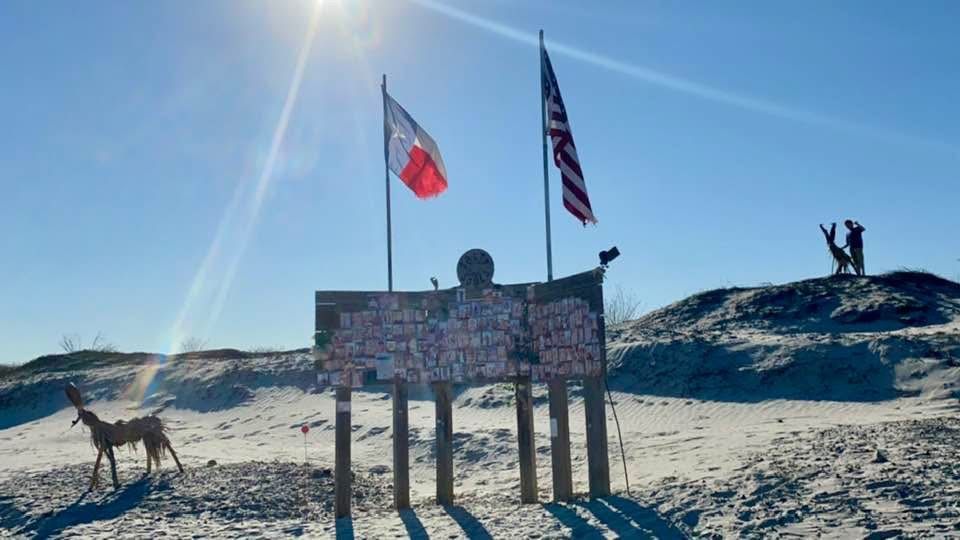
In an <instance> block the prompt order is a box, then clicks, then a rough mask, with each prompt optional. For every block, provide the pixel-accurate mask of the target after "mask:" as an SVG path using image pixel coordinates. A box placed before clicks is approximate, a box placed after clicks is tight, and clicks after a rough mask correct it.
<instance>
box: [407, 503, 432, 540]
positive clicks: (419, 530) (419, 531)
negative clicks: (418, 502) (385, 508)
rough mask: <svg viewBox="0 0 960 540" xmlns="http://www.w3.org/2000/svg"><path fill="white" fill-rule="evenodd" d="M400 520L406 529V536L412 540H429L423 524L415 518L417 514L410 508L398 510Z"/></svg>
mask: <svg viewBox="0 0 960 540" xmlns="http://www.w3.org/2000/svg"><path fill="white" fill-rule="evenodd" d="M400 520H401V521H403V526H404V527H406V529H407V536H409V537H410V538H411V539H412V540H429V538H430V535H429V534H427V529H426V528H425V527H424V526H423V522H421V521H420V518H418V517H417V513H416V512H415V511H413V510H412V509H410V508H405V509H403V510H400Z"/></svg>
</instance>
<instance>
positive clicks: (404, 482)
mask: <svg viewBox="0 0 960 540" xmlns="http://www.w3.org/2000/svg"><path fill="white" fill-rule="evenodd" d="M407 412H408V411H407V383H406V382H404V381H402V380H400V379H394V381H393V506H394V507H395V508H396V509H397V510H402V509H404V508H410V429H409V425H410V424H409V420H408V416H407Z"/></svg>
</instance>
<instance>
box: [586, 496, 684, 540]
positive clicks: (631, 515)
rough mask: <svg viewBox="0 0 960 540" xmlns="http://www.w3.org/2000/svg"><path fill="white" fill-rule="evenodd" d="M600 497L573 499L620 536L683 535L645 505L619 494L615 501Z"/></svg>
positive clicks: (661, 537)
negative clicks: (587, 499) (579, 500)
mask: <svg viewBox="0 0 960 540" xmlns="http://www.w3.org/2000/svg"><path fill="white" fill-rule="evenodd" d="M613 498H614V497H604V498H600V499H592V500H589V501H581V502H576V503H574V504H576V505H577V506H580V507H581V508H585V509H587V510H588V511H589V512H590V513H591V514H593V515H594V516H596V518H597V519H598V520H599V521H600V522H601V523H603V524H604V525H606V526H607V528H608V529H610V530H611V531H613V532H614V533H616V534H617V536H620V537H621V538H660V539H663V538H686V536H685V535H684V534H683V532H681V531H680V529H678V528H677V527H676V526H674V525H673V524H671V523H670V522H669V521H666V520H664V519H663V518H662V517H660V516H659V515H658V514H657V513H656V512H654V511H653V510H650V509H649V508H643V507H642V506H640V505H639V504H637V503H635V502H633V501H628V500H627V499H624V498H622V497H616V498H617V499H619V501H617V503H616V504H614V503H613V502H611V500H610V499H613Z"/></svg>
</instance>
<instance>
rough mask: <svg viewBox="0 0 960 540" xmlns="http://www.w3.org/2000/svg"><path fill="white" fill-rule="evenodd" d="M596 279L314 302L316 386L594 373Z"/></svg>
mask: <svg viewBox="0 0 960 540" xmlns="http://www.w3.org/2000/svg"><path fill="white" fill-rule="evenodd" d="M602 305H603V299H602V273H601V272H599V271H590V272H584V273H582V274H577V275H575V276H570V277H568V278H564V279H559V280H554V281H551V282H549V283H532V284H519V285H493V286H491V287H488V288H483V289H476V290H470V289H467V288H454V289H444V290H436V291H425V292H393V293H387V292H341V291H318V292H317V293H316V334H315V344H314V349H313V351H314V356H315V358H316V362H317V381H318V383H319V384H320V385H330V386H352V387H361V386H364V385H372V384H384V383H387V382H391V381H393V380H401V381H405V382H408V383H413V384H426V383H432V382H442V381H449V382H454V383H485V382H496V381H509V380H512V379H513V378H515V377H517V376H527V375H529V376H530V377H531V379H532V380H534V381H546V380H550V379H554V378H564V379H576V378H583V377H587V376H596V375H599V374H601V373H602V370H603V366H604V362H605V355H604V350H603V347H604V336H603V320H602V317H603V308H602Z"/></svg>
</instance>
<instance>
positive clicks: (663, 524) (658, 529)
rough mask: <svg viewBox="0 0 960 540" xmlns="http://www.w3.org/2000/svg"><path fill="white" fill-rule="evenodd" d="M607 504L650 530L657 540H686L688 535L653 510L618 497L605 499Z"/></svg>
mask: <svg viewBox="0 0 960 540" xmlns="http://www.w3.org/2000/svg"><path fill="white" fill-rule="evenodd" d="M603 501H604V502H605V503H607V504H608V505H609V506H612V507H613V508H615V509H616V510H618V511H619V512H620V513H621V514H623V515H625V516H627V517H629V518H630V519H631V520H633V521H634V522H635V523H637V525H639V526H640V527H642V528H645V529H648V530H649V531H650V532H651V534H653V535H654V536H656V537H657V538H685V537H686V535H685V534H684V532H683V531H682V530H680V529H679V528H678V527H677V526H676V525H674V524H673V523H671V522H669V521H667V520H665V519H663V517H662V516H660V514H658V513H657V512H656V511H655V510H653V509H652V508H645V507H643V506H640V505H639V504H637V502H636V501H634V500H632V499H628V498H625V497H620V496H618V495H613V496H611V497H607V498H605V499H603Z"/></svg>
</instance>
